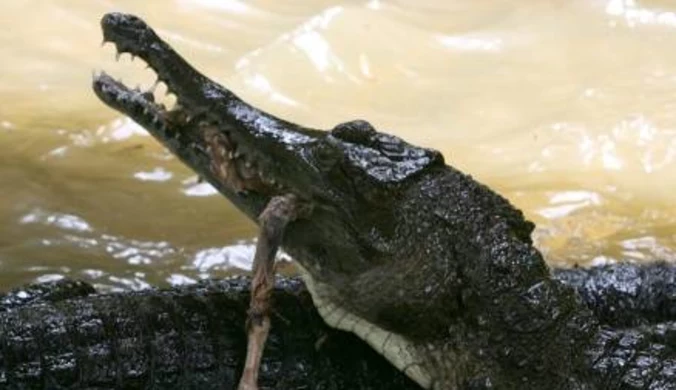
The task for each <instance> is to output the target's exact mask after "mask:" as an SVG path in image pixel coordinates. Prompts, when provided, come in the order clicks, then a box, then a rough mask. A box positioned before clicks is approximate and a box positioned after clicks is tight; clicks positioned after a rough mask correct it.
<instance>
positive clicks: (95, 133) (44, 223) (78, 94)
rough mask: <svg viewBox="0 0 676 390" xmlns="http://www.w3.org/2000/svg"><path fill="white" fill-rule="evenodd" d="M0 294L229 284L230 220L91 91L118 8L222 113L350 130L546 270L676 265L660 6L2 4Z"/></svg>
mask: <svg viewBox="0 0 676 390" xmlns="http://www.w3.org/2000/svg"><path fill="white" fill-rule="evenodd" d="M1 8H2V12H0V25H2V26H3V28H2V29H1V30H0V70H1V71H0V146H1V147H2V152H1V153H0V188H1V189H2V195H1V198H0V199H1V200H2V202H1V203H0V290H3V289H7V288H9V287H11V286H15V285H18V284H21V283H25V282H30V281H35V280H49V279H54V278H59V277H63V276H70V277H77V278H86V279H88V280H91V281H93V282H94V283H96V284H98V285H99V286H102V287H106V288H115V289H119V288H122V289H127V288H142V287H145V286H148V285H159V284H166V283H185V282H190V281H192V280H196V279H199V278H202V277H207V276H221V275H224V274H226V273H228V272H233V270H236V269H240V268H245V269H246V268H247V267H249V259H250V257H251V254H252V247H251V238H252V237H253V236H254V235H255V229H254V226H253V224H252V223H250V222H248V221H247V220H246V219H244V217H243V216H242V215H240V214H239V213H238V212H237V211H236V210H234V208H233V207H232V206H231V205H230V204H229V203H228V202H227V201H226V200H225V199H224V198H222V197H220V196H218V195H215V194H214V192H213V190H211V189H210V188H209V187H208V186H206V185H203V184H202V185H200V184H197V183H196V182H195V177H194V175H193V174H192V173H191V172H189V171H188V170H187V169H186V168H184V167H183V166H182V165H181V164H180V163H178V162H177V161H176V160H175V159H173V158H172V157H171V156H170V155H168V154H167V153H166V152H165V151H164V150H163V149H162V148H161V147H160V146H159V145H158V144H157V143H156V142H155V141H153V140H152V139H151V138H150V137H149V136H147V135H146V134H145V133H144V132H143V131H141V130H140V128H139V127H137V126H136V125H134V124H133V123H131V122H130V121H128V120H127V119H124V118H121V117H120V116H119V115H117V114H116V113H115V112H112V111H111V110H110V109H108V108H106V107H104V106H103V105H102V104H101V103H99V101H98V100H97V99H96V98H95V97H94V96H93V94H92V92H91V91H90V87H89V84H90V80H91V73H92V70H94V69H102V68H103V69H106V70H107V71H108V72H109V73H112V74H114V75H117V76H120V77H121V78H123V79H124V80H125V81H126V82H127V83H129V84H132V85H133V84H134V83H135V82H139V83H141V84H142V85H146V86H148V85H150V84H151V81H152V80H151V74H150V72H149V71H144V70H143V65H142V64H141V63H140V61H137V62H136V63H133V64H132V63H130V61H129V58H128V57H127V56H124V57H123V58H124V59H123V60H121V61H120V63H115V61H114V60H113V58H114V55H113V53H114V50H113V48H112V47H111V46H106V47H105V48H103V49H102V48H100V42H101V35H100V31H99V26H98V20H99V18H100V17H101V15H102V14H103V13H104V12H107V11H113V10H120V11H125V12H132V13H136V14H138V15H140V16H142V17H143V18H145V19H146V20H147V21H148V22H149V23H150V24H151V25H153V26H154V27H155V28H156V29H157V30H158V31H159V32H160V33H161V35H162V36H164V37H165V38H166V39H167V40H168V41H169V42H170V43H171V44H173V45H174V46H175V47H176V48H177V49H178V50H179V51H180V52H181V53H183V54H184V55H185V56H186V57H187V58H188V59H189V61H190V62H192V63H193V64H195V65H196V66H197V67H198V68H199V69H201V70H203V71H204V72H205V73H207V74H209V75H210V76H212V77H213V78H215V79H217V80H220V81H221V82H223V83H224V84H225V85H227V86H229V87H231V88H232V89H233V90H235V91H236V93H238V94H239V95H241V96H242V97H243V98H245V99H247V100H248V101H250V102H251V103H253V104H256V105H258V106H260V107H261V108H263V109H266V110H268V111H271V112H272V113H274V114H276V115H279V116H282V117H284V118H287V119H290V120H293V121H297V122H300V123H303V124H305V125H310V126H321V127H324V128H328V127H331V126H333V125H334V124H336V123H338V122H341V121H345V120H349V119H353V118H365V119H368V120H370V121H371V122H373V123H374V124H375V125H376V126H377V127H378V128H380V129H384V130H389V131H391V132H393V133H395V134H397V135H400V136H402V137H404V138H406V139H408V140H410V141H412V142H414V143H417V144H422V145H426V146H431V147H435V148H437V149H440V150H441V151H442V152H444V154H445V155H446V159H447V161H448V162H449V163H450V164H453V165H455V166H457V167H459V168H461V169H463V170H464V171H466V172H469V173H471V174H473V175H474V176H475V177H477V178H479V179H480V180H482V181H483V182H485V183H487V184H489V185H491V186H492V187H494V188H495V189H497V190H498V191H500V192H501V193H503V194H504V195H505V196H507V197H508V198H510V199H511V200H512V201H513V202H515V203H516V204H517V205H518V206H519V207H521V208H523V209H524V210H525V212H526V214H527V215H528V217H529V218H531V219H533V220H534V221H535V222H537V224H538V230H537V239H538V245H539V247H540V248H541V249H542V250H543V251H544V253H545V254H546V257H547V259H548V261H550V262H551V263H553V264H575V263H580V264H590V263H602V262H607V261H615V260H619V259H630V260H634V261H645V260H651V259H668V260H676V231H675V230H674V223H675V221H676V202H675V201H674V195H673V194H674V193H675V192H676V180H675V179H676V51H674V50H673V48H674V47H676V6H675V5H673V3H672V2H667V1H645V2H636V1H631V0H624V1H618V0H610V1H594V0H585V1H566V2H562V1H553V0H552V1H537V2H536V1H530V2H524V1H517V0H503V1H490V2H489V1H449V0H427V1H420V0H401V1H378V0H371V1H342V2H339V1H328V0H326V1H317V0H315V1H312V2H308V1H302V0H295V1H279V0H259V1H243V0H192V1H188V0H175V1H172V2H166V1H163V2H139V1H132V0H125V1H123V0H108V1H103V0H100V1H75V0H60V1H58V0H32V1H29V0H21V1H20V0H7V1H4V2H3V4H2V6H1Z"/></svg>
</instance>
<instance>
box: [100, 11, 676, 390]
mask: <svg viewBox="0 0 676 390" xmlns="http://www.w3.org/2000/svg"><path fill="white" fill-rule="evenodd" d="M102 28H103V34H104V40H106V41H110V42H113V43H114V44H115V45H116V46H117V49H118V51H120V52H129V53H131V54H132V55H136V56H138V57H140V58H141V59H143V60H144V61H146V62H147V63H148V64H149V66H150V67H151V68H152V69H154V70H155V71H156V73H157V75H158V78H159V80H160V81H162V82H165V83H166V84H167V88H168V90H169V91H171V92H173V93H174V94H176V97H177V101H178V104H179V106H178V107H177V108H174V109H172V110H170V111H167V110H166V109H164V108H163V107H162V106H160V105H158V104H156V103H155V102H154V100H153V99H152V98H151V95H150V94H148V93H143V92H141V91H134V90H130V89H128V88H127V87H125V86H124V84H122V83H121V82H117V81H114V80H113V79H112V78H110V77H109V76H107V75H105V74H101V75H99V76H97V77H95V79H94V82H93V88H94V91H95V93H96V94H97V96H98V97H99V98H100V99H101V100H102V101H103V102H105V103H106V104H108V105H109V106H110V107H112V108H114V109H116V110H118V111H120V112H122V113H124V114H125V115H128V116H129V117H131V118H132V119H133V120H135V121H137V122H138V123H139V124H140V125H142V126H143V127H145V128H146V129H147V130H148V131H149V132H150V133H151V134H152V135H153V136H155V137H156V138H157V139H158V140H160V141H161V142H162V143H163V144H164V145H165V146H167V147H168V149H169V150H170V151H171V152H172V153H174V154H175V155H177V156H178V157H179V158H180V159H181V160H182V161H183V162H184V163H186V164H187V165H188V166H189V167H191V168H192V169H193V170H195V171H196V172H197V173H198V174H199V175H200V176H202V177H203V178H204V179H205V180H207V181H208V182H209V183H211V184H213V185H214V186H215V187H216V188H217V189H218V190H219V191H220V192H221V193H222V194H223V195H225V196H226V197H227V198H228V199H229V200H230V201H232V202H233V203H234V204H235V205H236V206H237V207H238V208H240V209H241V210H242V211H243V212H244V213H246V214H247V215H248V216H249V217H251V218H252V219H254V220H255V219H256V218H257V216H258V215H259V214H260V212H261V211H262V210H263V208H264V207H265V205H266V204H268V202H269V201H270V199H272V198H273V197H275V196H283V195H287V194H293V195H294V196H295V197H297V199H299V201H302V202H304V203H306V204H309V205H311V208H312V213H311V214H310V215H308V216H306V217H304V218H300V219H298V220H296V221H294V222H292V223H289V224H288V226H287V227H286V228H285V231H284V237H283V240H282V247H283V248H284V249H285V250H286V251H287V252H288V253H289V254H290V255H291V256H292V257H293V258H294V260H295V261H297V262H298V263H299V264H300V265H301V266H302V268H303V269H305V270H306V271H307V273H308V275H307V278H308V282H309V285H316V286H322V287H321V288H322V291H313V294H314V296H315V297H319V295H321V299H322V301H329V304H330V305H332V306H340V307H341V308H342V309H343V311H342V312H343V313H349V314H350V316H353V317H355V318H357V320H356V322H354V323H359V324H361V325H363V326H367V327H369V329H371V328H373V329H380V330H381V331H382V332H386V333H379V332H376V334H386V335H387V336H383V337H382V338H380V339H379V340H381V341H382V348H381V349H380V350H381V351H382V352H383V353H384V355H385V356H387V357H388V359H390V360H391V361H392V362H393V364H395V365H398V366H399V367H401V369H402V371H404V372H405V373H406V374H407V375H409V376H411V378H413V379H414V380H416V381H417V382H418V384H420V385H421V386H422V387H424V388H429V389H444V390H452V389H489V388H494V389H613V388H618V389H620V388H635V382H636V381H635V378H634V372H633V371H626V370H627V369H630V368H631V367H634V366H636V368H637V369H638V368H639V367H640V368H641V369H642V370H638V371H637V372H639V373H642V372H644V373H646V374H645V377H642V382H641V384H640V385H641V386H643V387H642V388H651V387H650V386H653V387H654V388H671V387H670V386H672V385H671V382H675V383H676V380H671V381H670V379H673V377H670V375H671V373H672V371H673V370H672V367H673V364H674V363H673V354H672V352H673V351H672V347H671V346H669V345H663V344H662V342H663V341H664V340H669V336H668V335H667V336H664V335H661V334H660V336H659V337H658V338H657V339H655V340H652V339H650V340H649V341H650V342H648V341H646V340H643V339H642V340H636V339H635V338H630V340H627V339H626V337H627V334H628V333H627V331H625V330H613V329H611V328H609V327H607V326H605V325H603V324H602V323H601V322H600V320H599V317H598V315H597V314H595V313H594V312H593V311H592V310H590V308H589V307H588V305H587V304H585V302H584V301H583V300H582V299H581V297H580V295H578V294H577V293H576V291H575V290H574V289H573V288H571V287H569V286H566V285H565V284H563V283H561V282H559V281H557V280H555V279H553V278H552V277H551V275H550V270H549V269H548V267H547V265H546V264H545V262H544V260H543V259H542V256H541V255H540V253H539V252H538V251H537V250H536V249H535V248H534V247H533V246H532V242H531V239H530V233H531V231H532V229H533V224H532V223H531V222H529V221H526V220H525V219H524V217H523V214H522V213H521V212H520V211H519V210H517V209H516V208H514V207H513V206H512V205H511V204H510V203H509V202H508V201H507V200H506V199H504V198H502V197H501V196H500V195H498V194H496V193H495V192H493V191H491V190H490V189H489V188H488V187H486V186H484V185H482V184H480V183H478V182H476V181H475V180H473V179H472V178H471V177H470V176H467V175H465V174H463V173H461V172H459V171H457V170H456V169H454V168H452V167H450V166H447V165H445V163H444V159H443V157H442V156H441V154H439V153H438V152H436V151H433V150H429V149H424V148H419V147H416V146H413V145H410V144H408V143H406V142H404V141H403V140H401V139H399V138H397V137H394V136H391V135H388V134H385V133H380V132H377V131H376V130H375V129H373V128H372V127H371V125H369V124H368V123H367V122H365V121H352V122H347V123H344V124H341V125H338V126H336V127H335V128H334V129H332V130H331V131H320V130H316V129H309V128H306V127H302V126H299V125H295V124H292V123H289V122H286V121H284V120H281V119H279V118H276V117H274V116H272V115H269V114H267V113H264V112H262V111H260V110H258V109H256V108H254V107H251V106H250V105H248V104H247V103H245V102H244V101H242V100H241V99H239V98H238V97H237V96H235V95H234V94H233V93H232V92H230V91H228V90H227V89H226V88H224V87H223V86H221V85H219V84H217V83H215V82H213V81H212V80H210V79H208V78H207V77H206V76H204V75H202V74H200V73H199V72H198V71H196V70H195V69H194V68H192V67H191V66H190V65H189V64H188V63H187V62H186V61H185V60H184V59H183V58H181V57H180V56H179V55H178V54H176V53H175V52H174V51H173V50H172V49H171V48H170V47H169V45H167V44H166V43H165V42H163V41H162V40H161V39H160V38H159V37H158V36H157V35H156V34H155V32H154V31H153V30H152V29H150V28H149V27H148V26H147V25H146V24H145V23H144V22H143V21H142V20H140V19H138V18H136V17H134V16H131V15H123V14H108V15H106V16H104V18H103V19H102ZM322 308H323V310H322V311H323V313H324V314H323V315H324V316H325V319H327V320H328V319H329V318H331V313H329V311H328V310H326V307H322ZM343 317H344V314H343ZM340 319H341V318H339V319H337V320H336V324H335V325H336V326H339V324H340ZM352 321H355V320H353V319H351V320H350V323H351V324H352V323H353V322H352ZM329 322H330V321H329ZM363 326H362V329H363ZM350 330H354V331H355V333H356V334H360V335H362V337H364V339H365V340H367V341H369V342H373V339H372V338H371V337H372V336H373V335H372V334H371V333H370V332H369V331H367V332H361V331H358V330H357V328H356V327H354V328H352V329H350ZM663 336H664V337H663ZM374 337H375V336H374ZM651 337H652V336H651ZM665 337H666V338H665ZM390 339H392V340H400V341H401V340H403V341H402V342H401V343H399V341H397V342H398V343H399V344H398V346H399V347H401V346H402V345H404V346H405V347H404V349H405V350H406V354H407V355H408V356H407V357H406V359H403V360H397V359H399V356H400V355H401V354H397V353H395V354H388V353H385V351H386V350H387V348H385V346H386V345H387V343H388V341H389V340H390ZM653 341H655V342H654V343H653ZM615 356H617V358H614V357H615ZM643 356H647V358H645V359H644V358H643ZM618 359H620V360H618ZM617 367H620V368H617ZM628 373H629V374H628ZM611 374H612V381H611V380H610V379H608V378H610V375H611ZM630 374H631V375H630ZM632 386H634V387H632ZM674 386H676V384H675V385H674Z"/></svg>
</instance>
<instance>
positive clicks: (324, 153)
mask: <svg viewBox="0 0 676 390" xmlns="http://www.w3.org/2000/svg"><path fill="white" fill-rule="evenodd" d="M312 155H313V156H314V160H315V163H316V164H317V168H319V169H320V170H322V171H324V172H326V171H330V170H331V168H333V166H334V165H336V163H337V162H338V160H339V159H340V157H341V155H342V153H341V151H340V149H339V148H338V147H337V146H336V145H334V144H333V143H331V142H328V141H323V142H319V143H318V144H317V145H316V146H315V148H314V150H313V152H312Z"/></svg>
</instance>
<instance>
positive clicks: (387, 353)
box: [295, 262, 432, 389]
mask: <svg viewBox="0 0 676 390" xmlns="http://www.w3.org/2000/svg"><path fill="white" fill-rule="evenodd" d="M295 266H296V267H297V268H298V270H299V271H300V274H301V277H302V278H303V281H304V282H305V285H306V286H307V289H308V291H310V295H312V301H313V302H314V304H315V307H316V308H317V311H318V312H319V314H320V315H321V317H322V318H323V319H324V321H325V322H326V324H327V325H329V326H330V327H333V328H336V329H340V330H344V331H347V332H351V333H354V334H355V335H357V336H358V337H359V338H360V339H362V340H364V341H366V342H367V343H368V344H369V345H370V346H371V347H372V348H373V349H375V350H376V351H377V352H378V353H380V354H381V355H383V356H384V357H385V358H386V359H387V360H388V361H389V362H390V363H392V365H394V366H395V367H396V368H398V369H399V370H400V371H402V372H404V373H405V374H406V375H407V376H408V377H409V378H411V379H413V380H414V381H415V382H417V383H418V384H419V385H420V386H422V387H423V388H425V389H429V388H430V387H431V385H432V377H431V376H430V373H429V372H428V370H427V369H425V367H424V363H423V362H424V360H423V359H421V358H420V355H419V352H418V350H419V349H418V348H416V346H415V345H414V344H413V343H412V342H410V341H409V340H407V339H406V338H404V337H402V336H401V335H399V334H396V333H393V332H389V331H386V330H384V329H382V328H380V327H378V326H377V325H374V324H373V323H371V322H369V321H367V320H365V319H363V318H361V317H359V316H357V315H356V314H353V313H350V312H349V311H347V310H346V309H344V308H343V307H342V306H341V305H340V304H339V303H338V302H336V300H335V299H332V298H331V297H332V296H335V294H334V293H332V291H331V289H332V288H331V287H330V286H328V285H326V284H324V283H320V282H317V281H315V280H314V278H313V277H312V275H311V274H310V273H309V272H308V271H307V270H306V269H305V268H303V266H301V265H300V264H299V263H298V262H295Z"/></svg>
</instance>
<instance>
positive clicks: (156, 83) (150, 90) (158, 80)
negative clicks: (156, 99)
mask: <svg viewBox="0 0 676 390" xmlns="http://www.w3.org/2000/svg"><path fill="white" fill-rule="evenodd" d="M148 67H150V65H148ZM160 83H161V81H160V79H157V80H155V83H154V84H153V85H152V87H150V88H149V89H148V92H152V93H155V89H157V86H158V85H160Z"/></svg>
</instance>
